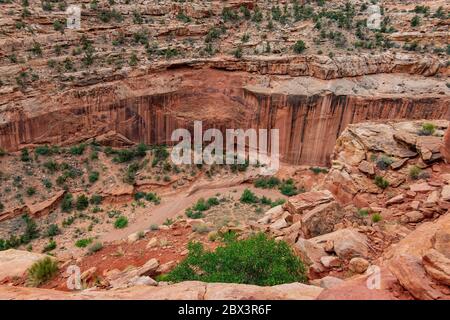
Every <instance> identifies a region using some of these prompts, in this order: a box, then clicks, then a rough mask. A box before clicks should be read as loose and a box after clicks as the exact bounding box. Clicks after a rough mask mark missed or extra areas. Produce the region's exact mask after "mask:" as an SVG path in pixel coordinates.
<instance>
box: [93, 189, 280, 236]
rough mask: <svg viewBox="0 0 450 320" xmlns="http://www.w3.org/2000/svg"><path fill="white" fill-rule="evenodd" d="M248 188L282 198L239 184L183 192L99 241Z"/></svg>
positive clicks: (273, 191) (168, 198)
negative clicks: (222, 195) (219, 196)
mask: <svg viewBox="0 0 450 320" xmlns="http://www.w3.org/2000/svg"><path fill="white" fill-rule="evenodd" d="M246 188H249V189H250V190H252V191H253V192H254V193H255V194H256V195H258V196H266V197H269V198H272V199H278V198H283V197H284V196H283V195H282V194H281V193H280V192H279V191H278V190H276V189H274V190H266V189H256V188H254V187H253V185H251V184H241V185H237V186H233V187H231V186H227V187H219V188H210V189H207V190H206V189H201V190H199V191H197V192H196V193H194V194H189V191H185V192H183V193H180V194H176V195H171V196H169V197H164V198H162V201H161V204H160V205H158V206H157V207H155V208H152V209H149V210H148V211H147V212H146V213H145V214H140V215H138V216H137V217H136V219H135V220H134V221H133V222H131V223H130V225H129V226H128V227H127V228H125V229H114V230H112V231H111V232H108V233H107V234H103V235H100V240H101V241H108V242H109V241H115V240H119V239H123V238H126V237H127V236H128V235H130V234H132V233H135V232H139V231H143V230H146V229H148V228H149V227H150V226H151V225H152V224H158V225H159V224H162V223H163V222H164V221H165V220H166V219H167V218H172V219H173V218H175V217H177V216H178V215H182V216H184V211H185V210H186V209H187V208H188V207H190V206H191V205H192V204H193V203H195V202H196V201H197V200H198V199H200V198H209V197H213V196H214V195H216V194H217V193H220V194H225V193H229V192H231V191H234V190H236V196H239V197H240V195H241V194H242V192H243V191H244V189H246Z"/></svg>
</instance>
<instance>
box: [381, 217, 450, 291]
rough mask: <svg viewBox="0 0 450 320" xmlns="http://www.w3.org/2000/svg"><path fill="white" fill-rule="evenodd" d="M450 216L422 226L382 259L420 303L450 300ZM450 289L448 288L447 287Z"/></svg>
mask: <svg viewBox="0 0 450 320" xmlns="http://www.w3.org/2000/svg"><path fill="white" fill-rule="evenodd" d="M449 243H450V214H448V213H447V214H445V215H442V216H441V217H439V219H437V220H435V221H433V222H425V223H422V224H421V225H420V226H419V227H417V228H416V229H415V230H414V231H412V232H411V233H409V234H408V235H407V236H406V237H405V238H403V239H402V240H401V241H400V242H399V243H397V244H396V245H393V246H392V247H391V248H390V249H389V250H388V251H387V252H385V253H384V255H383V257H382V258H383V260H384V262H383V265H385V266H387V268H388V269H389V270H390V271H391V272H392V274H393V275H394V276H395V277H396V278H397V279H398V282H399V283H400V284H401V285H402V286H403V287H404V288H405V289H406V290H408V291H409V293H410V294H411V295H412V296H414V297H415V298H417V299H427V300H433V299H450V295H449V294H448V289H446V286H448V284H447V281H448V278H447V277H448V272H449V270H448V259H449V257H448V255H449V249H448V248H449V246H448V244H449ZM447 288H448V287H447Z"/></svg>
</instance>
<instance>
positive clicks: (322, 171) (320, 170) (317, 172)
mask: <svg viewBox="0 0 450 320" xmlns="http://www.w3.org/2000/svg"><path fill="white" fill-rule="evenodd" d="M309 170H311V171H312V172H313V173H314V174H319V173H328V170H327V169H326V168H319V167H311V168H309Z"/></svg>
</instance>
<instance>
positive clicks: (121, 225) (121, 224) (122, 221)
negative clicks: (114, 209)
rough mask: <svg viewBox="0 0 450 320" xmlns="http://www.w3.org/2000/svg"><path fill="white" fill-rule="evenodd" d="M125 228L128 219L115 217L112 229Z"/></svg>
mask: <svg viewBox="0 0 450 320" xmlns="http://www.w3.org/2000/svg"><path fill="white" fill-rule="evenodd" d="M126 226H128V219H127V217H125V216H120V217H117V219H116V221H115V222H114V228H116V229H123V228H125V227H126Z"/></svg>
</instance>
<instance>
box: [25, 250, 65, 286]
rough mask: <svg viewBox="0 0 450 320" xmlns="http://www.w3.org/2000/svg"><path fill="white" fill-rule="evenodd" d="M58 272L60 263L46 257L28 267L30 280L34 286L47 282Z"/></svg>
mask: <svg viewBox="0 0 450 320" xmlns="http://www.w3.org/2000/svg"><path fill="white" fill-rule="evenodd" d="M57 272H58V263H57V262H56V261H55V260H53V259H51V258H50V257H46V258H44V259H41V260H39V261H37V262H35V263H34V264H33V265H32V266H31V267H30V268H29V269H28V272H27V273H28V280H29V281H30V283H31V284H32V285H34V286H38V285H40V284H42V283H44V282H47V281H48V280H50V279H51V278H53V276H54V275H55V274H56V273H57Z"/></svg>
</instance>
